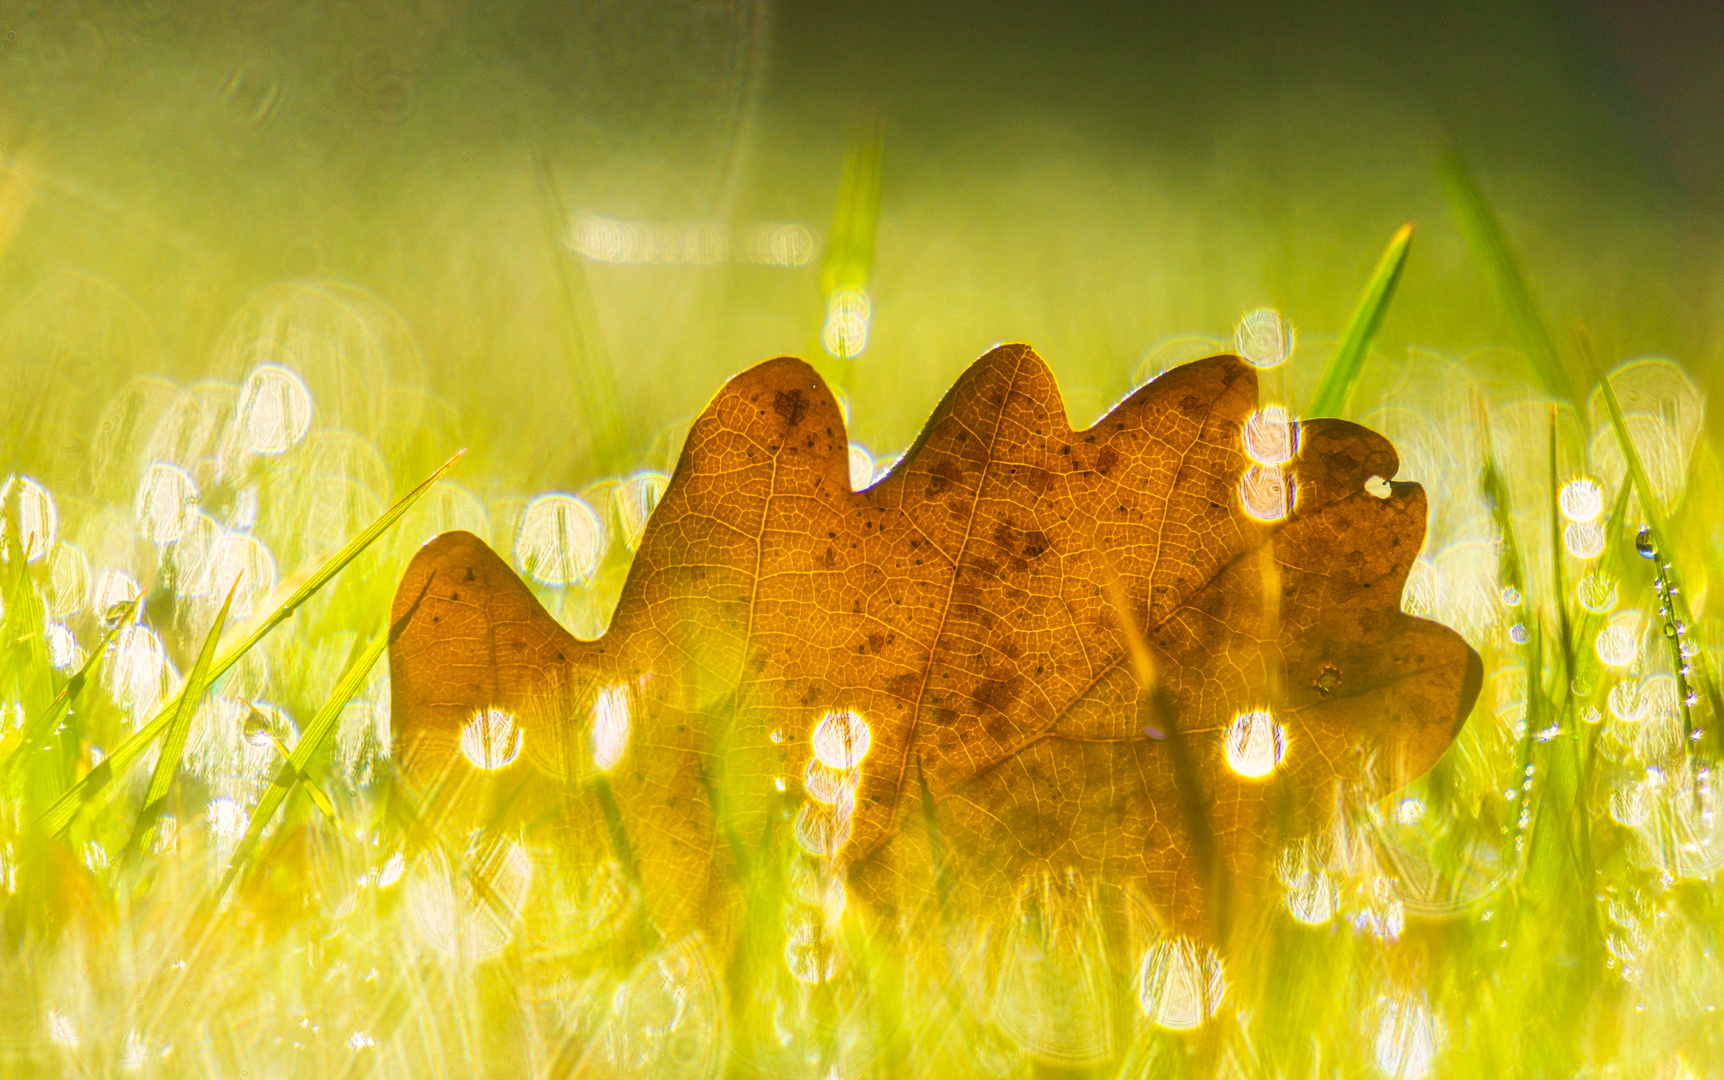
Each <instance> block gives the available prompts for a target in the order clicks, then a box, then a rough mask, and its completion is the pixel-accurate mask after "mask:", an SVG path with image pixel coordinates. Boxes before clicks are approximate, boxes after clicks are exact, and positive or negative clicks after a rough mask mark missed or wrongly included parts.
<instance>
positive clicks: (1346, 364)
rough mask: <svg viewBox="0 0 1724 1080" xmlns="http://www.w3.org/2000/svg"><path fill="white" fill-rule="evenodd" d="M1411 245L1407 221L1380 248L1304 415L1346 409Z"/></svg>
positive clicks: (1315, 414)
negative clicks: (1386, 244) (1309, 406)
mask: <svg viewBox="0 0 1724 1080" xmlns="http://www.w3.org/2000/svg"><path fill="white" fill-rule="evenodd" d="M1412 243H1413V223H1412V222H1410V221H1409V222H1407V223H1406V224H1405V225H1402V226H1401V227H1400V228H1399V229H1397V230H1395V235H1394V236H1392V237H1390V239H1389V246H1388V247H1386V248H1384V249H1383V257H1382V258H1380V259H1378V260H1377V268H1376V269H1375V270H1373V271H1371V280H1370V281H1369V282H1367V283H1366V285H1365V291H1364V293H1363V294H1362V295H1361V296H1360V297H1359V306H1358V307H1355V308H1354V309H1353V317H1352V318H1351V319H1349V320H1348V321H1347V330H1346V332H1345V333H1343V334H1342V335H1341V340H1340V342H1339V343H1338V344H1336V346H1335V352H1334V354H1333V355H1331V356H1330V357H1329V366H1328V368H1327V369H1326V370H1325V371H1324V372H1323V381H1322V382H1321V383H1319V384H1318V387H1317V397H1316V398H1315V399H1314V400H1313V401H1312V402H1311V408H1310V409H1309V410H1307V413H1306V415H1308V416H1340V415H1341V412H1342V410H1344V409H1345V408H1346V407H1347V395H1348V393H1350V392H1351V391H1352V389H1353V382H1354V380H1356V379H1358V377H1359V371H1360V369H1362V368H1363V367H1364V366H1365V357H1366V356H1367V355H1368V354H1369V353H1370V350H1371V339H1372V338H1374V337H1376V336H1377V328H1378V327H1379V326H1381V325H1382V324H1383V315H1384V314H1385V313H1386V312H1387V311H1388V310H1389V301H1390V300H1393V299H1394V297H1395V286H1396V285H1397V284H1398V283H1399V282H1400V280H1401V269H1402V268H1403V267H1404V266H1406V264H1407V252H1408V250H1409V249H1410V248H1411V247H1412Z"/></svg>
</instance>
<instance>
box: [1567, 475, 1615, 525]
mask: <svg viewBox="0 0 1724 1080" xmlns="http://www.w3.org/2000/svg"><path fill="white" fill-rule="evenodd" d="M1556 501H1557V505H1558V506H1559V507H1561V508H1562V516H1563V517H1565V518H1567V519H1568V520H1570V521H1572V522H1575V523H1576V524H1580V523H1583V522H1588V521H1592V520H1594V519H1596V518H1597V517H1598V515H1599V514H1602V513H1603V512H1604V492H1603V490H1602V489H1600V488H1599V486H1598V481H1596V480H1593V479H1592V478H1590V477H1586V476H1580V477H1576V478H1575V479H1573V480H1570V481H1569V482H1568V483H1566V484H1564V485H1563V486H1562V492H1561V494H1559V495H1558V496H1557V499H1556Z"/></svg>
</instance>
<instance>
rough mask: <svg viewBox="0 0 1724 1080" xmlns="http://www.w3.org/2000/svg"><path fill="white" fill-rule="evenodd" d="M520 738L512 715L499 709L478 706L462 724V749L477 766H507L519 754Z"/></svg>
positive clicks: (485, 768)
mask: <svg viewBox="0 0 1724 1080" xmlns="http://www.w3.org/2000/svg"><path fill="white" fill-rule="evenodd" d="M521 741H522V734H521V729H520V727H519V725H517V724H516V723H515V718H514V716H512V715H510V714H509V713H507V712H504V711H503V710H502V709H480V710H479V711H478V712H476V713H474V714H473V718H472V719H471V720H468V721H467V722H466V723H465V724H463V725H462V726H461V753H462V755H463V756H464V757H466V759H467V760H468V761H470V762H472V763H473V767H474V768H476V769H484V770H486V771H490V770H493V769H501V768H505V767H507V766H508V765H509V764H511V763H512V762H513V761H514V760H515V759H516V758H517V757H519V756H520V754H521Z"/></svg>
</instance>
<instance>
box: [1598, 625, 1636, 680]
mask: <svg viewBox="0 0 1724 1080" xmlns="http://www.w3.org/2000/svg"><path fill="white" fill-rule="evenodd" d="M1593 644H1594V648H1596V649H1597V650H1598V658H1599V659H1600V660H1602V661H1604V663H1605V664H1606V665H1608V666H1609V667H1613V668H1623V667H1627V666H1628V665H1629V664H1632V663H1634V658H1635V657H1637V656H1639V655H1640V613H1639V612H1638V611H1621V612H1618V613H1617V614H1616V615H1614V616H1612V617H1611V620H1610V623H1609V625H1607V626H1606V627H1605V628H1604V629H1603V630H1600V631H1599V632H1598V637H1597V638H1596V639H1595V640H1594V643H1593Z"/></svg>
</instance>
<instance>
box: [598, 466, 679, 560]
mask: <svg viewBox="0 0 1724 1080" xmlns="http://www.w3.org/2000/svg"><path fill="white" fill-rule="evenodd" d="M669 486H670V477H668V476H666V475H665V474H664V473H661V472H653V471H651V470H647V471H644V472H638V473H635V474H634V475H633V476H631V477H629V478H628V479H626V480H624V481H623V482H622V483H620V484H618V485H617V487H616V491H615V492H614V493H613V494H612V495H611V500H612V502H614V503H615V504H616V508H617V521H619V522H620V523H621V524H622V527H623V543H625V544H627V545H628V546H629V550H630V551H633V550H634V549H635V548H638V547H640V544H641V534H642V533H644V532H646V526H647V520H648V519H649V518H651V517H652V512H653V511H654V510H656V509H658V501H659V500H660V499H662V498H664V491H665V488H667V487H669Z"/></svg>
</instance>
